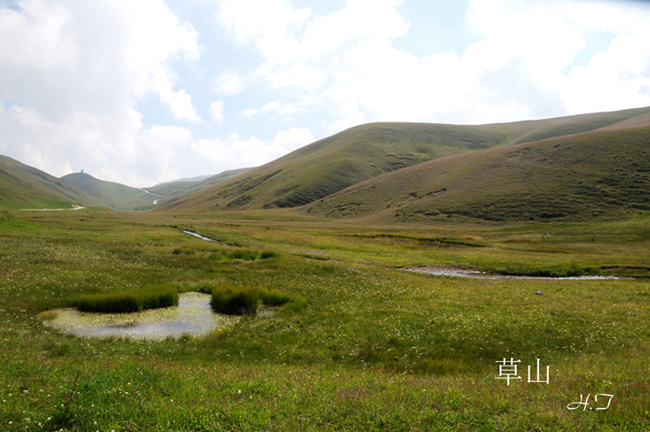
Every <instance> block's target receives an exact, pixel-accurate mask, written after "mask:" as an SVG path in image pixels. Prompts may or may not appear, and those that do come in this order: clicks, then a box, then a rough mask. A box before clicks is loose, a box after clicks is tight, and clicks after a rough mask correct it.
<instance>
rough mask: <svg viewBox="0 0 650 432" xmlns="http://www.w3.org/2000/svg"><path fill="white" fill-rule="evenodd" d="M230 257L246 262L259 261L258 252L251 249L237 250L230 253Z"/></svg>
mask: <svg viewBox="0 0 650 432" xmlns="http://www.w3.org/2000/svg"><path fill="white" fill-rule="evenodd" d="M228 255H230V258H233V259H240V260H244V261H255V260H256V259H257V251H254V250H249V249H237V250H234V251H232V252H230V253H229V254H228Z"/></svg>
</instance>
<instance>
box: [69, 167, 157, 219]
mask: <svg viewBox="0 0 650 432" xmlns="http://www.w3.org/2000/svg"><path fill="white" fill-rule="evenodd" d="M61 180H63V181H66V182H68V183H70V184H71V185H74V186H76V187H77V188H79V189H81V190H83V191H84V192H86V193H88V194H89V195H92V196H94V197H95V198H97V199H98V200H100V201H102V202H103V203H105V205H106V206H108V207H110V208H112V209H113V210H116V211H135V210H145V209H148V208H151V207H152V206H153V203H154V201H155V200H156V199H157V198H156V197H155V196H152V195H151V194H148V193H147V192H145V191H142V190H140V189H136V188H133V187H130V186H126V185H123V184H120V183H114V182H108V181H104V180H99V179H96V178H95V177H93V176H91V175H90V174H87V173H84V172H79V173H72V174H67V175H64V176H63V177H61Z"/></svg>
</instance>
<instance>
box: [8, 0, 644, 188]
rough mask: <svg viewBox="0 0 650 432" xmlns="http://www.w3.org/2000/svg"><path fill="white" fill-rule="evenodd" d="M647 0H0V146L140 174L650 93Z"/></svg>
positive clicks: (584, 108)
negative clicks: (369, 127)
mask: <svg viewBox="0 0 650 432" xmlns="http://www.w3.org/2000/svg"><path fill="white" fill-rule="evenodd" d="M648 22H650V4H649V2H643V1H587V0H566V1H559V0H548V1H544V2H529V1H522V0H460V1H454V2H449V1H439V0H429V1H420V0H319V1H307V0H168V1H164V0H139V1H137V2H134V1H131V0H93V1H88V0H11V1H8V0H4V1H3V0H0V154H4V155H7V156H10V157H13V158H15V159H18V160H20V161H21V162H23V163H26V164H28V165H32V166H35V167H37V168H39V169H42V170H44V171H46V172H48V173H50V174H53V175H56V176H62V175H65V174H67V173H70V172H73V171H79V170H81V169H83V170H84V171H85V172H88V173H90V174H92V175H94V176H96V177H98V178H101V179H104V180H111V181H118V182H121V183H125V184H129V185H131V186H136V187H145V186H151V185H153V184H155V183H158V182H161V181H168V180H173V179H176V178H181V177H192V176H197V175H204V174H217V173H219V172H222V171H224V170H228V169H235V168H241V167H246V166H258V165H261V164H264V163H267V162H269V161H271V160H273V159H276V158H278V157H280V156H282V155H284V154H287V153H289V152H291V151H293V150H295V149H297V148H300V147H302V146H304V145H307V144H310V143H311V142H313V141H315V140H318V139H321V138H325V137H327V136H330V135H332V134H334V133H337V132H340V131H342V130H344V129H346V128H349V127H352V126H355V125H358V124H362V123H368V122H375V121H408V122H431V123H455V124H484V123H493V122H507V121H516V120H527V119H539V118H548V117H556V116H563V115H572V114H581V113H588V112H599V111H613V110H619V109H625V108H635V107H641V106H648V105H650V43H648V41H650V30H649V29H648V27H650V26H648V25H647V23H648Z"/></svg>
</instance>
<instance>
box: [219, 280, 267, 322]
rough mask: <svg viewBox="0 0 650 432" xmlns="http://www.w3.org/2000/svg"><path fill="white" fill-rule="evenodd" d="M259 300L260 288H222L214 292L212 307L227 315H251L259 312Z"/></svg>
mask: <svg viewBox="0 0 650 432" xmlns="http://www.w3.org/2000/svg"><path fill="white" fill-rule="evenodd" d="M259 298H260V290H259V289H258V288H254V287H250V286H244V287H236V286H220V287H217V288H214V289H213V290H212V300H211V301H210V306H212V309H213V310H214V311H215V312H217V313H222V314H225V315H249V314H254V313H256V312H257V307H258V303H259Z"/></svg>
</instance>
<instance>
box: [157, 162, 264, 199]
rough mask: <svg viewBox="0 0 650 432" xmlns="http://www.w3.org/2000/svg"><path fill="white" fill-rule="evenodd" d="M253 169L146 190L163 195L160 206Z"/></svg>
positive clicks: (225, 172)
mask: <svg viewBox="0 0 650 432" xmlns="http://www.w3.org/2000/svg"><path fill="white" fill-rule="evenodd" d="M251 169H253V168H240V169H235V170H228V171H224V172H222V173H220V174H217V175H214V176H211V177H208V178H207V179H203V180H201V181H176V182H170V183H164V184H161V185H158V186H154V187H151V188H146V190H148V191H149V192H152V193H155V194H159V195H162V196H163V197H164V198H162V199H161V200H160V201H159V202H158V204H159V205H165V204H168V203H172V202H174V201H177V200H179V199H181V198H183V197H185V196H188V195H191V194H193V193H196V192H199V191H201V190H203V189H206V188H208V187H210V186H214V185H216V184H219V183H222V182H225V181H228V180H230V179H231V178H235V177H237V176H238V175H240V174H243V173H245V172H248V171H250V170H251Z"/></svg>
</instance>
